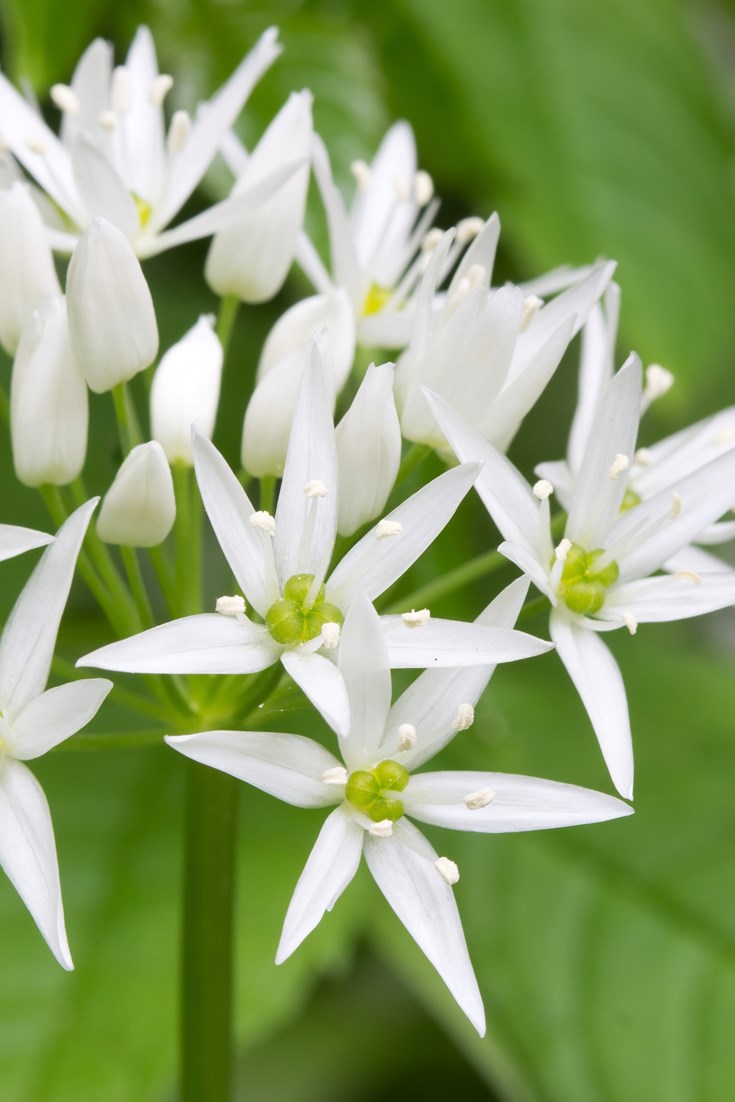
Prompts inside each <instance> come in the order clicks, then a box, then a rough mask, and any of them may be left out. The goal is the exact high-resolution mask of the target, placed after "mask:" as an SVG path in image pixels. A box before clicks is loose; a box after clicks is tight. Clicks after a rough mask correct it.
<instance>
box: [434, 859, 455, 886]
mask: <svg viewBox="0 0 735 1102" xmlns="http://www.w3.org/2000/svg"><path fill="white" fill-rule="evenodd" d="M434 868H435V869H436V871H437V872H438V873H439V875H440V876H441V878H442V880H446V882H447V884H456V883H457V881H458V880H459V869H458V868H457V866H456V864H455V863H454V861H450V859H449V858H448V857H440V858H439V860H438V861H435V862H434Z"/></svg>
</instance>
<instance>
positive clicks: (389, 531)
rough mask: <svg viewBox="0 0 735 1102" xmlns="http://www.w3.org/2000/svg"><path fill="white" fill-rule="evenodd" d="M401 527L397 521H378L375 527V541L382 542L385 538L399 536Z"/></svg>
mask: <svg viewBox="0 0 735 1102" xmlns="http://www.w3.org/2000/svg"><path fill="white" fill-rule="evenodd" d="M402 532H403V525H402V524H401V523H400V522H399V521H397V520H379V521H378V523H377V525H376V527H375V538H376V540H384V539H386V537H387V536H400V535H401V533H402Z"/></svg>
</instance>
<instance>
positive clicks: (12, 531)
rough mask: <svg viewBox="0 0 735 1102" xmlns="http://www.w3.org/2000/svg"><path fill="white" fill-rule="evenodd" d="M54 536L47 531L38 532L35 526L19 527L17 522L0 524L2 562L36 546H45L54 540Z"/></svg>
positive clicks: (0, 559) (0, 554) (0, 558)
mask: <svg viewBox="0 0 735 1102" xmlns="http://www.w3.org/2000/svg"><path fill="white" fill-rule="evenodd" d="M53 538H54V537H53V536H49V535H48V534H47V533H46V532H36V530H35V529H34V528H19V527H18V526H17V525H16V524H0V562H2V561H3V560H4V559H12V558H14V557H15V556H16V555H22V554H23V552H24V551H32V550H33V549H34V548H35V547H45V546H46V544H47V543H52V542H53Z"/></svg>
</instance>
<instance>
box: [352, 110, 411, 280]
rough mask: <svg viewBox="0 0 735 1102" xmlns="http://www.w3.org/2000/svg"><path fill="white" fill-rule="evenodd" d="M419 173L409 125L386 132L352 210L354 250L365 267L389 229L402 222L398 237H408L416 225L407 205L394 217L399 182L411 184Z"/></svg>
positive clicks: (395, 126) (398, 125)
mask: <svg viewBox="0 0 735 1102" xmlns="http://www.w3.org/2000/svg"><path fill="white" fill-rule="evenodd" d="M415 173H416V142H415V140H414V136H413V131H412V129H411V127H410V126H409V125H408V123H407V122H397V123H394V125H393V126H391V128H390V129H389V130H388V131H387V133H386V134H385V137H384V138H383V140H382V142H381V143H380V147H379V149H378V152H377V153H376V154H375V157H374V158H373V161H372V163H371V165H370V183H369V186H368V187H367V189H366V190H365V191H364V192H362V193H360V192H358V195H357V196H356V199H355V203H354V205H353V209H352V225H353V232H354V240H355V248H356V249H357V254H358V256H359V258H360V262H361V264H363V265H365V264H366V263H367V262H368V261H369V260H370V258H371V257H372V256H373V255H374V254H375V252H376V251H377V249H378V248H379V247H380V245H381V238H382V235H383V234H384V233H385V231H386V226H387V225H388V223H389V222H390V223H391V228H393V222H394V219H398V220H400V222H401V224H400V226H397V227H396V228H395V232H396V234H399V232H400V233H401V235H402V236H404V237H405V236H407V235H408V231H409V229H410V226H411V223H412V222H413V214H414V212H413V209H412V207H411V205H410V204H409V203H408V202H406V203H405V204H404V206H405V208H406V210H405V212H404V213H402V214H398V215H396V214H394V211H395V207H396V205H397V195H396V182H397V181H398V180H399V179H401V180H405V181H406V182H407V183H409V184H410V183H411V181H412V180H413V177H414V175H415Z"/></svg>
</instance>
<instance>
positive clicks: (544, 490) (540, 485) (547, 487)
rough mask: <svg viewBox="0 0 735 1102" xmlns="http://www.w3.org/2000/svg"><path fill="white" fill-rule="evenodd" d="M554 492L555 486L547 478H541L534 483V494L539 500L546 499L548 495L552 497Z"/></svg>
mask: <svg viewBox="0 0 735 1102" xmlns="http://www.w3.org/2000/svg"><path fill="white" fill-rule="evenodd" d="M553 492H554V487H553V486H552V485H551V483H550V482H549V480H548V479H547V478H540V479H539V480H538V482H536V483H534V487H533V496H534V497H537V498H538V499H539V501H546V499H547V497H551V495H552V494H553Z"/></svg>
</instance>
